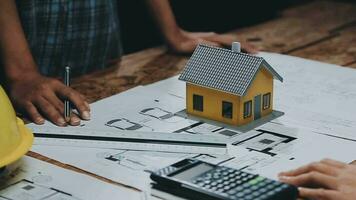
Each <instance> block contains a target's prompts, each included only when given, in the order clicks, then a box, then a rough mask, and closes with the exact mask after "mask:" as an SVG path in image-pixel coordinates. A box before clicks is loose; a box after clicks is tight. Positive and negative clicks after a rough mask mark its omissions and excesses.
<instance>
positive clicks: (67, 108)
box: [64, 66, 71, 121]
mask: <svg viewBox="0 0 356 200" xmlns="http://www.w3.org/2000/svg"><path fill="white" fill-rule="evenodd" d="M64 84H65V85H66V86H67V87H69V86H70V66H66V67H65V71H64ZM70 114H71V108H70V102H69V100H68V99H65V100H64V119H65V120H66V121H68V120H69V118H70Z"/></svg>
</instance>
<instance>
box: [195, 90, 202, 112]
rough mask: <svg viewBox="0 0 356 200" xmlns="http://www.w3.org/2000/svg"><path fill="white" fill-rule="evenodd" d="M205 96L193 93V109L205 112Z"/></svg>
mask: <svg viewBox="0 0 356 200" xmlns="http://www.w3.org/2000/svg"><path fill="white" fill-rule="evenodd" d="M203 104H204V98H203V96H200V95H197V94H193V110H196V111H201V112H203Z"/></svg>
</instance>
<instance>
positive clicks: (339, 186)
mask: <svg viewBox="0 0 356 200" xmlns="http://www.w3.org/2000/svg"><path fill="white" fill-rule="evenodd" d="M279 178H280V180H281V181H283V182H285V183H289V184H292V185H296V186H298V187H299V193H300V196H301V197H303V198H308V199H313V200H354V199H355V196H356V166H355V165H350V164H346V163H342V162H339V161H335V160H330V159H324V160H322V161H320V162H315V163H311V164H309V165H306V166H303V167H300V168H298V169H295V170H292V171H288V172H282V173H280V174H279Z"/></svg>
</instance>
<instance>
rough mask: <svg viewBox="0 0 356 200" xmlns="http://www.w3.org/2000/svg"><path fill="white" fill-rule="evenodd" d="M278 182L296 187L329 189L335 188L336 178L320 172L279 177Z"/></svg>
mask: <svg viewBox="0 0 356 200" xmlns="http://www.w3.org/2000/svg"><path fill="white" fill-rule="evenodd" d="M280 180H281V181H282V182H285V183H288V184H291V185H296V186H308V187H323V188H330V189H336V188H337V180H336V178H334V177H332V176H329V175H325V174H322V173H320V172H308V173H305V174H301V175H298V176H282V177H280Z"/></svg>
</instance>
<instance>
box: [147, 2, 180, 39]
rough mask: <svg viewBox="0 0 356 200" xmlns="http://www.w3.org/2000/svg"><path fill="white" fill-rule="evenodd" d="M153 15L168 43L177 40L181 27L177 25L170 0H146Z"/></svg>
mask: <svg viewBox="0 0 356 200" xmlns="http://www.w3.org/2000/svg"><path fill="white" fill-rule="evenodd" d="M146 2H147V4H148V7H149V8H150V10H151V13H152V16H153V18H154V20H155V21H156V23H157V26H158V28H159V29H160V31H161V33H162V35H163V36H164V38H165V40H166V41H167V42H168V43H171V42H172V41H174V40H175V36H177V35H178V33H179V31H181V30H180V28H179V26H178V25H177V22H176V19H175V17H174V14H173V11H172V8H171V5H170V3H169V1H168V0H146Z"/></svg>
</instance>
